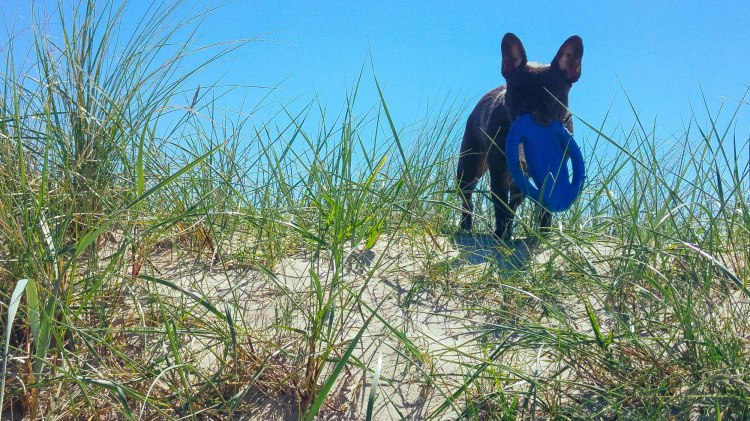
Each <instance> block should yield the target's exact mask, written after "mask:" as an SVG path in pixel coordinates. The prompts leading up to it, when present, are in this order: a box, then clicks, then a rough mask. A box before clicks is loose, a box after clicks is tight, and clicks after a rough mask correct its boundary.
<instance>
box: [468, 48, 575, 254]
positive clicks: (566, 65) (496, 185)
mask: <svg viewBox="0 0 750 421" xmlns="http://www.w3.org/2000/svg"><path fill="white" fill-rule="evenodd" d="M500 49H501V52H502V58H503V64H502V74H503V77H505V81H506V85H504V86H500V87H499V88H495V89H493V90H492V91H490V92H488V93H487V94H486V95H484V96H483V97H482V99H481V100H479V103H478V104H477V106H476V107H475V108H474V111H472V112H471V114H470V115H469V119H468V120H467V122H466V131H465V132H464V138H463V141H462V142H461V155H460V157H459V159H458V171H457V177H458V186H459V189H460V191H461V198H462V200H463V215H462V217H461V228H463V229H465V230H471V228H472V224H473V221H472V210H473V208H474V206H473V205H472V202H471V194H472V192H473V191H474V188H475V187H476V185H477V182H478V181H479V179H480V178H481V177H482V175H484V173H485V172H486V171H487V170H488V169H489V170H490V190H491V192H492V205H493V207H494V208H495V236H497V237H498V238H500V239H503V240H507V239H509V238H510V236H511V232H512V222H513V215H514V213H515V209H516V208H517V207H518V206H519V205H520V204H521V202H522V201H523V195H522V194H521V191H520V190H519V189H518V187H517V186H516V185H515V184H514V183H513V180H512V178H511V176H510V173H509V172H508V163H507V161H506V159H505V140H506V138H507V136H508V130H509V128H510V125H511V123H512V122H513V121H515V120H516V118H518V116H520V115H522V114H531V116H532V117H533V119H534V120H535V121H536V122H537V123H538V124H542V125H546V124H550V123H551V122H553V121H560V122H563V123H564V124H565V125H566V127H567V128H568V131H570V132H571V133H573V125H572V122H571V121H570V117H569V114H568V112H567V106H568V92H569V91H570V88H571V86H572V85H573V83H574V82H575V81H577V80H578V78H580V77H581V59H582V58H583V42H582V41H581V38H580V37H578V36H572V37H570V38H568V39H567V40H566V41H565V42H564V43H563V45H562V46H561V47H560V50H559V51H558V52H557V55H556V56H555V58H554V59H553V60H552V63H551V64H549V65H542V64H538V63H529V62H528V61H527V59H526V50H524V48H523V44H521V40H520V39H518V37H517V36H515V35H514V34H511V33H508V34H505V36H504V37H503V41H502V44H501V46H500ZM516 153H518V152H516ZM521 153H522V151H521ZM551 222H552V214H550V212H549V211H547V210H544V209H543V210H542V211H541V213H540V216H539V226H540V229H541V230H542V231H545V230H547V229H548V228H549V226H550V224H551Z"/></svg>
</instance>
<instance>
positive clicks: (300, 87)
mask: <svg viewBox="0 0 750 421" xmlns="http://www.w3.org/2000/svg"><path fill="white" fill-rule="evenodd" d="M214 25H215V26H214ZM206 29H207V30H209V29H210V33H211V37H214V38H216V39H222V38H229V39H231V38H240V37H247V36H253V35H257V34H267V35H265V36H264V38H266V39H270V40H276V41H279V42H278V43H263V44H255V45H251V46H249V47H248V48H247V49H245V50H244V51H243V52H242V53H240V54H239V55H238V56H237V57H236V58H235V59H234V60H231V61H229V62H228V64H229V67H230V68H233V69H232V70H229V71H228V72H227V74H226V76H225V79H226V80H242V81H246V82H248V83H255V84H276V83H279V82H281V88H283V90H282V91H280V92H279V93H278V95H279V98H294V97H297V96H301V97H302V98H305V99H306V98H310V97H312V96H314V95H316V94H317V95H319V96H320V97H321V98H322V99H323V100H324V101H326V102H327V103H329V104H331V105H337V103H338V102H340V100H341V98H343V93H344V91H345V90H346V88H347V87H348V86H350V85H351V83H352V80H353V78H354V77H355V76H356V75H357V73H358V72H359V69H360V68H361V66H362V64H363V63H364V61H365V58H366V57H367V54H368V51H370V52H371V54H372V59H373V62H374V69H375V73H376V75H377V77H378V79H379V81H380V83H381V84H382V85H383V86H384V89H385V95H386V99H387V100H388V104H389V106H390V107H391V109H392V111H393V114H394V115H395V116H396V117H397V118H398V119H399V120H400V121H401V122H403V123H407V122H408V121H409V120H410V119H414V118H417V117H419V116H420V115H421V114H420V112H419V111H417V109H422V111H424V106H425V104H438V103H439V102H441V101H442V100H443V99H445V97H446V96H450V97H454V96H458V97H460V98H466V99H467V100H468V101H470V102H471V103H472V105H473V103H474V102H475V101H476V100H477V99H478V98H479V97H480V96H481V95H483V94H484V93H485V92H487V91H488V90H490V89H492V88H494V87H495V86H498V85H500V84H502V83H504V81H503V78H502V76H501V74H500V39H501V38H502V36H503V34H504V33H505V32H514V33H515V34H516V35H518V36H519V37H520V38H521V40H522V41H523V43H524V46H525V47H526V51H527V54H528V56H529V59H530V60H533V61H539V62H544V63H549V61H550V60H551V59H552V58H553V57H554V55H555V53H556V52H557V49H558V48H559V46H560V44H561V43H562V42H563V41H564V40H565V39H566V38H567V37H568V36H570V35H572V34H578V35H580V36H581V37H582V38H583V42H584V58H583V75H582V77H581V80H580V81H579V82H578V83H576V85H575V86H574V87H573V90H572V91H571V104H570V105H571V107H572V109H573V111H574V112H576V113H577V114H578V115H580V116H581V117H582V118H584V119H586V120H588V121H590V122H592V123H595V124H598V123H600V122H601V121H602V120H603V118H604V116H605V114H606V113H607V111H608V110H610V108H612V115H611V117H610V118H611V120H612V122H613V123H622V124H626V125H628V126H629V125H630V123H631V122H632V121H633V115H632V112H631V111H630V107H629V105H628V103H627V100H626V99H625V96H624V94H623V87H624V89H625V91H626V92H627V94H628V95H629V96H630V98H631V99H632V101H633V102H634V104H635V106H636V108H637V110H638V111H639V113H640V114H641V115H642V117H643V119H644V120H645V121H646V122H647V123H648V124H650V123H652V122H653V121H654V119H656V122H657V127H659V128H662V127H663V128H664V130H665V131H669V130H679V129H681V128H682V122H683V120H684V119H686V118H687V117H689V116H690V114H691V111H690V107H691V104H692V106H693V107H694V108H695V109H696V110H698V116H699V117H703V116H704V115H705V113H704V112H703V101H702V97H701V88H702V90H703V93H704V94H705V97H706V99H707V101H708V103H709V106H710V109H711V110H712V111H715V110H717V109H718V107H719V105H720V104H721V101H722V99H723V98H729V99H734V100H737V99H739V98H741V96H742V95H743V94H744V93H745V90H746V87H747V86H748V85H750V1H748V0H727V1H716V2H706V1H695V0H687V1H684V0H683V1H676V0H668V1H627V2H603V1H570V2H563V1H539V2H532V1H524V2H510V1H497V0H495V1H465V2H459V1H434V0H433V1H314V2H313V1H278V0H268V1H266V0H264V1H245V2H241V1H238V2H234V3H230V4H228V5H227V6H226V7H224V8H223V9H222V10H220V11H219V12H218V13H217V14H216V15H215V16H214V17H213V18H212V19H211V21H210V25H209V26H207V28H206ZM270 31H272V32H270ZM269 32H270V33H269ZM368 75H369V73H368ZM282 81H283V82H282ZM365 84H366V85H368V86H369V87H370V88H371V86H372V85H373V83H372V78H371V77H370V78H367V77H366V78H365ZM621 85H622V86H621ZM364 93H367V96H364V97H362V98H361V100H362V102H363V103H365V104H367V103H368V102H370V101H375V99H374V98H373V97H374V93H373V90H372V89H365V91H364ZM370 95H372V96H370ZM735 104H736V102H732V103H731V106H732V107H734V106H735ZM470 107H471V106H470ZM469 111H470V109H467V110H466V113H467V114H468V112H469ZM748 114H750V107H745V108H744V117H745V118H742V119H741V120H740V122H742V123H743V124H744V123H747V122H748V121H750V119H748V118H746V117H747V116H748ZM749 131H750V130H749V129H748V126H747V125H745V126H744V127H741V128H740V127H738V134H739V135H742V136H743V138H746V137H747V135H748V132H749ZM662 134H663V135H667V134H668V133H662Z"/></svg>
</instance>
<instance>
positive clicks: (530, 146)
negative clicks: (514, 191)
mask: <svg viewBox="0 0 750 421" xmlns="http://www.w3.org/2000/svg"><path fill="white" fill-rule="evenodd" d="M520 144H523V151H524V156H525V157H526V165H527V167H528V170H529V175H528V176H527V175H526V174H524V172H523V169H522V168H521V159H520V156H519V153H518V146H519V145H520ZM505 151H506V153H505V155H506V159H507V160H508V170H509V171H510V175H511V177H513V181H514V182H515V183H516V185H517V186H518V188H519V189H521V192H522V193H523V194H524V195H526V196H528V197H530V198H532V199H534V200H536V201H537V202H539V203H540V204H541V205H542V206H544V207H545V208H546V209H547V210H549V211H551V212H562V211H564V210H567V209H568V208H570V206H571V205H572V204H573V202H575V200H576V199H577V198H578V196H579V195H580V194H581V190H583V181H584V179H585V177H586V170H585V166H584V162H583V155H581V150H580V149H579V148H578V144H576V142H575V140H574V139H573V136H571V134H570V133H568V131H567V130H566V129H565V127H563V125H562V123H560V122H559V121H555V122H553V123H552V124H550V125H547V126H540V125H538V124H536V122H535V121H534V120H533V119H532V118H531V115H529V114H524V115H522V116H520V117H518V119H516V121H515V122H513V124H512V125H511V126H510V132H509V133H508V138H507V140H506V142H505ZM568 157H569V158H570V160H571V165H572V167H573V176H572V178H571V176H570V173H569V172H568V165H567V160H568ZM529 176H531V179H529ZM532 180H533V181H534V183H533V184H532V183H531V181H532Z"/></svg>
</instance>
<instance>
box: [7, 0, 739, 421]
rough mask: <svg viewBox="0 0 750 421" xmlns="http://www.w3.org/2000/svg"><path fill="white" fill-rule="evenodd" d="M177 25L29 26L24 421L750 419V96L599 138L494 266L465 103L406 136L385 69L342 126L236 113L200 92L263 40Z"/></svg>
mask: <svg viewBox="0 0 750 421" xmlns="http://www.w3.org/2000/svg"><path fill="white" fill-rule="evenodd" d="M178 6H179V5H166V6H160V5H157V4H152V5H151V7H150V8H147V11H148V13H147V14H146V16H145V17H144V18H143V19H142V20H138V24H137V25H135V26H133V25H124V24H123V23H124V21H125V19H126V18H127V17H128V16H130V15H129V9H128V7H129V6H128V5H127V4H126V5H124V6H120V5H118V4H115V2H104V3H102V2H97V3H94V2H83V1H82V2H78V3H76V4H75V5H74V7H69V5H68V4H64V3H60V4H59V5H58V9H57V12H56V14H55V15H53V16H54V19H53V21H54V22H55V24H54V25H52V24H42V23H41V22H42V21H41V20H39V19H37V20H35V21H34V22H35V23H34V25H33V26H32V27H31V28H30V29H29V30H27V31H26V32H25V34H26V35H27V36H26V37H22V36H20V35H19V34H16V33H14V32H13V31H12V30H8V32H9V35H10V36H9V37H8V39H9V41H8V43H7V44H6V45H4V46H2V49H1V50H0V51H2V52H3V55H4V58H5V66H4V69H3V70H4V73H3V74H2V87H3V92H2V97H0V233H2V236H1V237H0V261H2V266H1V268H0V302H2V303H3V305H2V307H1V308H2V312H0V315H1V316H2V317H0V320H2V323H0V324H1V325H2V326H3V327H2V330H0V333H1V334H0V337H2V338H3V344H2V347H0V349H2V350H3V357H4V358H3V369H2V370H3V372H2V375H3V376H2V381H3V387H2V394H1V395H0V407H1V410H2V418H3V419H6V418H7V419H21V418H22V417H24V416H25V417H28V418H29V419H41V418H45V419H79V418H84V417H85V418H103V419H109V418H111V419H182V418H190V419H232V418H237V419H284V418H286V419H314V418H316V417H318V418H320V419H341V418H365V419H400V418H402V419H518V418H522V419H525V418H529V419H530V418H537V417H545V418H546V417H552V418H567V419H587V418H588V419H601V418H625V419H653V418H670V417H674V418H687V417H711V418H719V419H743V418H746V417H747V416H748V413H750V408H749V407H750V386H749V384H750V373H748V371H747V367H750V317H748V316H750V314H748V313H750V292H749V291H748V280H750V269H749V268H748V263H747V262H748V261H750V251H749V250H750V209H748V205H749V204H750V197H749V196H748V191H750V174H748V172H749V171H750V170H749V168H748V148H749V147H750V145H748V139H747V133H746V132H747V129H746V128H743V127H740V126H739V125H738V123H737V122H738V121H741V119H740V117H742V116H743V115H746V114H747V111H748V109H747V104H746V102H745V99H744V98H742V99H741V100H740V101H738V102H737V105H736V107H735V108H734V109H732V110H730V111H731V113H733V114H730V115H728V116H727V115H726V114H725V113H726V110H725V109H722V110H721V113H719V115H718V116H717V115H713V114H712V110H711V109H710V108H709V107H706V112H705V113H704V115H705V116H703V115H695V116H693V118H692V119H691V121H690V122H689V125H688V126H687V127H686V128H685V131H684V133H683V134H681V135H680V136H672V137H669V138H666V139H664V138H661V137H660V135H659V134H658V133H657V131H656V130H652V129H647V128H646V127H645V126H644V124H643V122H641V121H639V120H638V119H637V118H636V121H635V124H633V127H632V129H629V130H618V131H617V132H614V133H605V132H604V130H603V129H601V128H597V127H596V126H593V125H589V124H587V123H586V122H585V121H579V122H577V127H578V132H577V136H579V137H580V139H581V140H580V142H579V143H580V144H581V145H582V146H583V148H584V149H587V148H588V149H590V151H589V152H591V153H588V154H587V155H588V156H591V157H592V159H590V160H589V162H588V173H589V174H590V178H589V180H588V182H587V185H586V188H585V191H584V194H583V196H582V198H581V199H580V200H579V201H578V202H577V203H576V204H575V205H574V206H573V208H572V209H570V210H569V211H567V212H565V213H563V214H560V215H558V216H556V218H555V221H554V224H555V225H553V228H554V229H553V232H552V233H550V234H549V235H547V236H546V237H540V236H539V233H537V232H536V231H535V227H534V226H533V224H531V223H530V221H532V220H533V216H532V215H531V214H532V208H531V206H530V205H528V204H527V205H524V207H522V209H521V210H520V212H521V217H520V219H519V224H518V226H517V228H516V232H515V235H516V238H517V240H516V241H515V242H514V243H513V244H498V243H497V242H495V241H494V240H492V239H490V238H489V237H488V236H486V235H483V233H482V231H483V230H485V231H487V232H489V226H490V223H491V222H492V221H491V216H490V214H491V212H489V211H488V210H489V209H491V206H490V202H489V200H488V198H487V197H485V198H484V199H482V200H480V203H478V205H477V207H476V209H475V212H476V213H477V221H478V224H477V227H478V228H477V229H478V232H477V233H475V235H474V236H469V235H467V234H465V233H463V234H462V233H457V226H458V223H457V220H458V215H459V209H458V206H459V201H458V200H457V196H456V194H455V191H454V181H453V172H454V169H455V163H456V158H457V157H456V154H457V152H458V144H459V143H458V142H459V137H460V132H461V129H462V124H463V114H464V111H465V110H466V107H465V106H463V105H462V104H460V103H459V102H450V101H446V103H445V104H444V105H443V107H441V108H440V109H438V110H437V111H435V112H433V113H431V114H430V115H427V116H426V117H425V118H424V120H423V121H421V122H419V123H417V124H415V125H412V126H409V127H408V128H407V129H401V128H399V127H397V125H396V123H395V122H394V120H395V119H394V116H392V115H391V113H390V110H389V109H388V105H387V96H388V93H387V92H384V91H383V90H382V89H381V85H380V84H379V82H378V80H377V79H375V78H373V79H372V82H369V81H368V77H366V76H365V72H363V73H362V75H361V76H360V78H359V79H358V80H357V81H356V83H355V85H354V87H353V88H352V89H351V91H350V93H349V95H348V96H347V97H346V100H345V101H344V103H345V104H344V106H343V108H342V111H341V112H340V113H339V114H337V115H335V116H331V115H330V114H327V112H326V108H325V106H324V105H322V104H318V103H317V102H315V101H313V102H311V103H309V104H307V105H302V106H299V105H297V104H284V105H280V106H278V113H277V114H276V115H275V116H274V117H272V118H271V119H270V120H268V121H260V120H259V119H258V118H257V117H256V116H255V115H250V117H248V116H247V115H244V114H242V113H239V112H238V113H232V112H227V111H222V110H224V107H223V106H221V104H220V101H221V95H214V94H215V93H216V92H217V90H219V89H220V88H219V87H216V86H213V87H208V88H206V87H203V88H201V87H199V86H197V85H196V84H194V83H193V82H192V81H193V78H194V77H196V76H197V75H199V73H200V71H201V70H202V69H203V68H204V66H206V65H209V64H212V63H215V62H216V60H218V59H220V58H221V57H223V56H225V55H226V54H228V53H231V52H232V51H233V50H234V49H236V48H239V47H240V46H242V45H243V44H244V42H235V43H226V44H221V45H216V46H212V47H210V48H202V47H196V46H195V44H194V42H195V34H196V29H197V28H199V27H200V22H201V18H202V16H203V15H199V16H197V17H195V18H192V19H185V18H184V17H182V15H181V13H182V10H183V9H181V8H180V7H178ZM25 39H27V40H30V43H29V44H28V45H29V46H30V48H29V50H28V51H26V50H20V49H21V48H23V46H24V45H25V44H24V43H23V42H22V40H25ZM191 63H192V64H193V65H192V66H188V64H191ZM195 63H197V64H195ZM366 83H372V85H373V86H374V87H375V89H376V90H377V92H378V93H379V103H378V104H375V106H374V107H373V108H372V109H370V110H369V111H368V112H365V113H361V114H356V113H355V111H354V110H355V103H357V101H359V100H358V99H357V93H358V92H359V91H360V88H361V86H362V85H363V84H366ZM727 104H728V105H730V103H727ZM264 105H267V104H264ZM368 105H371V104H368ZM310 121H314V123H310ZM579 123H580V124H579ZM586 126H588V127H586ZM622 127H626V126H622ZM578 133H581V134H580V135H579V134H578ZM486 190H487V189H486V188H485V189H483V188H481V186H480V189H479V192H480V193H483V194H484V195H485V196H486V194H487V192H486ZM481 195H482V194H480V196H481ZM524 237H525V238H530V239H534V240H535V241H536V242H538V243H539V245H538V246H536V247H533V248H531V250H529V249H527V248H526V247H525V246H526V244H527V243H529V242H524V241H522V238H524Z"/></svg>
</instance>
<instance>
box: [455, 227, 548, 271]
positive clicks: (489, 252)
mask: <svg viewBox="0 0 750 421" xmlns="http://www.w3.org/2000/svg"><path fill="white" fill-rule="evenodd" d="M451 241H452V243H453V245H454V246H455V247H456V248H457V249H458V250H459V252H460V253H461V259H459V260H460V261H461V263H462V264H470V265H477V264H481V263H488V262H494V263H495V264H497V265H498V266H499V267H501V268H503V269H508V270H518V269H524V268H525V267H526V264H527V263H528V262H529V260H530V259H531V255H532V253H533V252H534V249H535V248H536V246H537V245H538V242H537V241H533V240H531V239H528V238H518V239H515V240H513V241H510V242H503V241H501V240H498V239H497V238H496V237H495V236H493V235H491V234H470V233H458V234H455V235H454V236H453V237H452V239H451Z"/></svg>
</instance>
